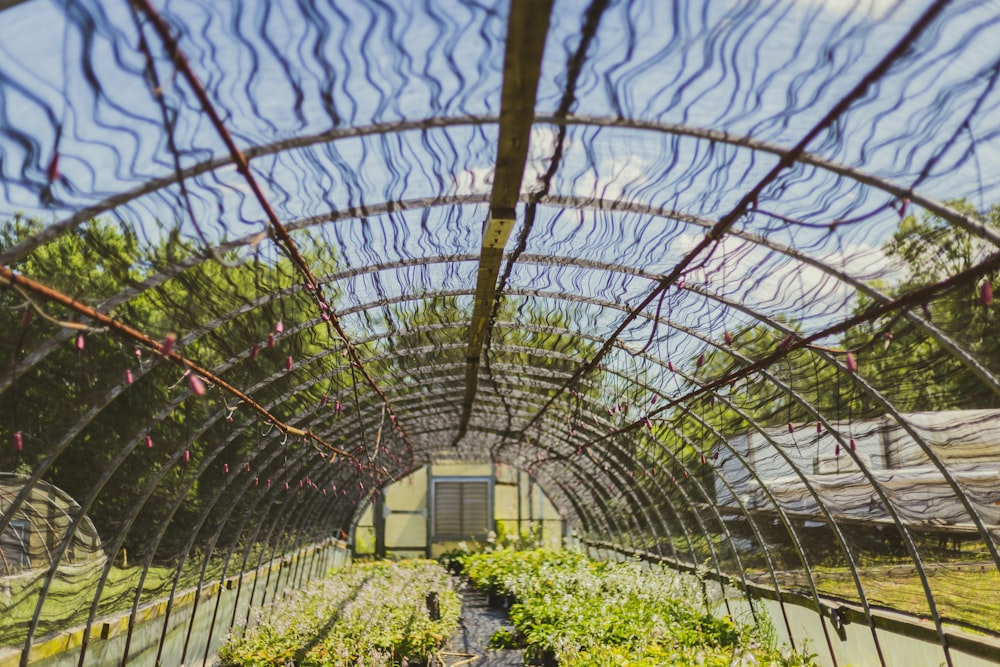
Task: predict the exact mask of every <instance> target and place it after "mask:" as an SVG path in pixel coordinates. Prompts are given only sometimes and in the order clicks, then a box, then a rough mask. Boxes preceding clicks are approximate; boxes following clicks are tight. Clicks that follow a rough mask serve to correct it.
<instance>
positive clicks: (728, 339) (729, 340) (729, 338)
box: [723, 331, 733, 345]
mask: <svg viewBox="0 0 1000 667" xmlns="http://www.w3.org/2000/svg"><path fill="white" fill-rule="evenodd" d="M723 339H724V340H725V341H726V345H732V344H733V334H731V333H729V332H728V331H727V332H726V333H725V334H724V335H723Z"/></svg>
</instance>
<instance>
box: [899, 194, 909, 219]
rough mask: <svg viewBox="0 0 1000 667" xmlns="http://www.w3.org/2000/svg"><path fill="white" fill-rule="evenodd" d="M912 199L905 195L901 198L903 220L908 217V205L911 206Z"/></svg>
mask: <svg viewBox="0 0 1000 667" xmlns="http://www.w3.org/2000/svg"><path fill="white" fill-rule="evenodd" d="M909 204H910V200H909V198H908V197H903V198H902V199H900V200H899V219H900V220H902V219H903V218H905V217H906V207H907V206H909Z"/></svg>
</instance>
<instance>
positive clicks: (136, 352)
mask: <svg viewBox="0 0 1000 667" xmlns="http://www.w3.org/2000/svg"><path fill="white" fill-rule="evenodd" d="M132 354H134V355H135V358H136V359H142V348H141V347H137V348H135V350H134V351H133V352H132Z"/></svg>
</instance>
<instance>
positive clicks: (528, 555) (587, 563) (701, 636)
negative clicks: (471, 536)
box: [462, 549, 813, 667]
mask: <svg viewBox="0 0 1000 667" xmlns="http://www.w3.org/2000/svg"><path fill="white" fill-rule="evenodd" d="M462 560H463V562H464V568H465V572H466V574H467V575H468V577H469V579H470V580H471V581H472V583H473V584H474V585H476V586H477V587H479V588H482V589H485V590H487V591H488V592H489V593H490V594H491V595H496V596H501V597H512V598H514V599H515V600H516V603H515V604H514V605H513V606H512V607H511V608H510V618H511V621H512V622H513V623H514V626H515V628H516V632H515V633H510V632H508V631H506V630H504V631H501V632H498V633H497V635H495V636H494V638H493V640H491V641H495V642H496V643H497V644H498V645H500V644H501V643H503V642H506V641H509V640H512V639H515V638H517V639H520V640H521V642H520V643H521V645H523V646H524V647H525V649H526V655H527V657H528V658H529V659H534V660H536V661H545V662H548V661H551V660H555V661H556V662H558V664H559V665H560V667H567V666H575V667H584V666H585V665H586V666H592V665H609V666H612V665H613V666H615V667H618V666H633V667H652V666H654V665H657V666H658V665H664V664H674V665H703V666H704V665H707V666H709V667H712V666H714V665H718V666H720V667H721V666H723V665H724V666H726V667H728V666H730V665H743V664H746V665H752V664H756V665H784V664H802V665H810V664H813V661H812V657H810V656H800V655H798V654H792V653H788V652H785V653H781V652H779V651H778V650H776V649H775V648H774V647H773V638H772V637H769V636H767V632H766V629H765V630H764V631H759V630H758V629H757V628H755V627H750V626H746V625H742V624H738V623H736V622H735V621H734V620H733V619H732V618H730V617H728V616H722V617H719V616H715V615H713V614H712V613H710V610H709V609H707V608H706V607H705V603H704V602H703V600H704V597H703V596H702V595H701V593H700V590H699V583H698V582H697V581H696V580H694V579H693V578H684V577H682V576H681V575H679V574H676V573H671V572H669V571H666V570H652V569H649V568H648V567H647V566H646V565H644V564H643V563H640V562H637V561H632V562H625V563H606V562H601V561H593V560H590V559H588V558H587V557H585V556H584V555H582V554H580V553H577V552H573V551H548V550H544V549H539V550H534V551H513V550H510V549H501V550H498V551H494V552H492V553H481V554H468V555H466V556H464V557H462ZM795 661H799V662H795Z"/></svg>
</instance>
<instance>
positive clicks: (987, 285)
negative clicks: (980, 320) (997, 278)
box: [979, 278, 993, 306]
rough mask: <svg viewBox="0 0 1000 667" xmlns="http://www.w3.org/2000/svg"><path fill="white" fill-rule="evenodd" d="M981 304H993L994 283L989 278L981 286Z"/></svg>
mask: <svg viewBox="0 0 1000 667" xmlns="http://www.w3.org/2000/svg"><path fill="white" fill-rule="evenodd" d="M979 303H981V304H983V305H984V306H988V305H990V304H991V303H993V283H991V282H990V279H989V278H987V279H985V280H984V281H983V284H982V285H980V286H979Z"/></svg>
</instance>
